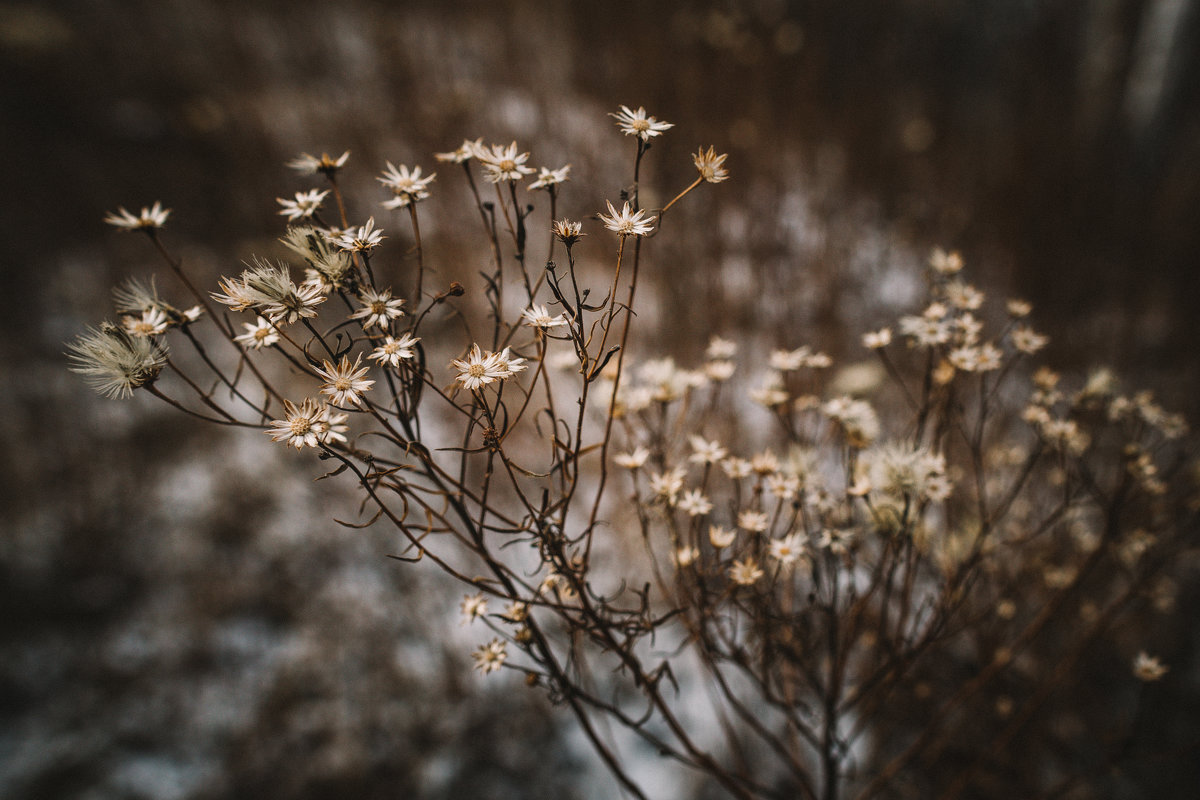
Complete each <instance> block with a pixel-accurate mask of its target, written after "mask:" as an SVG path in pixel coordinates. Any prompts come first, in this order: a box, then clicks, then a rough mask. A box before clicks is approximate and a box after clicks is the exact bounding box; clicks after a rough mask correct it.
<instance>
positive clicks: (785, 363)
mask: <svg viewBox="0 0 1200 800" xmlns="http://www.w3.org/2000/svg"><path fill="white" fill-rule="evenodd" d="M809 352H810V351H809V349H808V348H807V347H798V348H796V349H795V350H774V351H772V352H771V357H770V359H769V360H768V362H767V363H768V366H770V367H771V369H773V370H777V371H779V372H793V371H795V370H798V369H800V368H801V367H802V366H804V363H805V361H806V360H807V359H808V355H809Z"/></svg>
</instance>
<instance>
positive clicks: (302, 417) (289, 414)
mask: <svg viewBox="0 0 1200 800" xmlns="http://www.w3.org/2000/svg"><path fill="white" fill-rule="evenodd" d="M283 410H284V414H285V415H286V416H285V418H284V419H276V420H272V421H271V427H270V428H269V429H268V430H266V431H265V433H266V434H267V435H268V436H270V437H271V438H272V439H274V440H275V441H277V442H283V443H284V444H286V445H290V446H291V447H294V448H296V449H297V450H302V449H303V448H305V447H316V446H317V445H318V444H319V443H321V442H322V441H324V440H325V437H326V434H327V428H328V425H329V422H328V419H327V415H326V411H325V406H324V405H320V406H318V405H317V403H316V402H315V401H314V400H312V399H311V398H305V400H304V402H303V403H301V404H300V405H299V406H296V405H295V404H294V403H292V402H291V401H290V400H284V401H283Z"/></svg>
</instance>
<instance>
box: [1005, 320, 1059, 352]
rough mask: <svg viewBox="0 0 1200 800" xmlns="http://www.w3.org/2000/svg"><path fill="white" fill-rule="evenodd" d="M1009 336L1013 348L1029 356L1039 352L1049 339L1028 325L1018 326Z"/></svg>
mask: <svg viewBox="0 0 1200 800" xmlns="http://www.w3.org/2000/svg"><path fill="white" fill-rule="evenodd" d="M1009 336H1010V337H1011V338H1012V343H1013V347H1015V348H1017V350H1019V351H1021V352H1022V353H1028V354H1030V355H1033V354H1034V353H1036V352H1037V351H1039V350H1041V349H1042V348H1043V347H1045V346H1046V345H1047V344H1048V343H1049V342H1050V337H1048V336H1043V335H1042V334H1040V333H1038V332H1037V331H1035V330H1034V329H1033V328H1030V327H1029V326H1028V325H1018V326H1017V327H1015V328H1013V330H1012V333H1011V334H1009Z"/></svg>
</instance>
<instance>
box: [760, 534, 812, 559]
mask: <svg viewBox="0 0 1200 800" xmlns="http://www.w3.org/2000/svg"><path fill="white" fill-rule="evenodd" d="M769 552H770V554H771V558H773V559H775V560H776V561H778V562H779V563H780V564H783V565H784V566H785V567H789V566H791V565H792V564H795V563H796V560H797V559H799V558H801V557H802V556H803V555H804V544H803V543H802V542H801V540H800V534H799V533H791V534H788V535H787V536H784V537H783V538H782V539H772V540H771V546H770V548H769Z"/></svg>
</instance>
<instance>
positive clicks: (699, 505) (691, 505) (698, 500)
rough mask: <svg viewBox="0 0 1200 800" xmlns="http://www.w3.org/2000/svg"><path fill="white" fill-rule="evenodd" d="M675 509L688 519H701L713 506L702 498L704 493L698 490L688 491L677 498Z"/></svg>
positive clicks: (706, 499) (709, 501) (705, 498)
mask: <svg viewBox="0 0 1200 800" xmlns="http://www.w3.org/2000/svg"><path fill="white" fill-rule="evenodd" d="M676 507H677V508H678V509H679V510H680V511H682V512H684V513H685V514H687V515H688V516H689V517H702V516H704V515H705V514H707V513H708V512H710V511H712V508H713V504H712V501H711V500H709V499H708V498H707V497H705V496H704V492H702V491H700V490H699V489H689V490H688V491H686V492H684V493H683V497H681V498H679V502H678V503H676Z"/></svg>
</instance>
